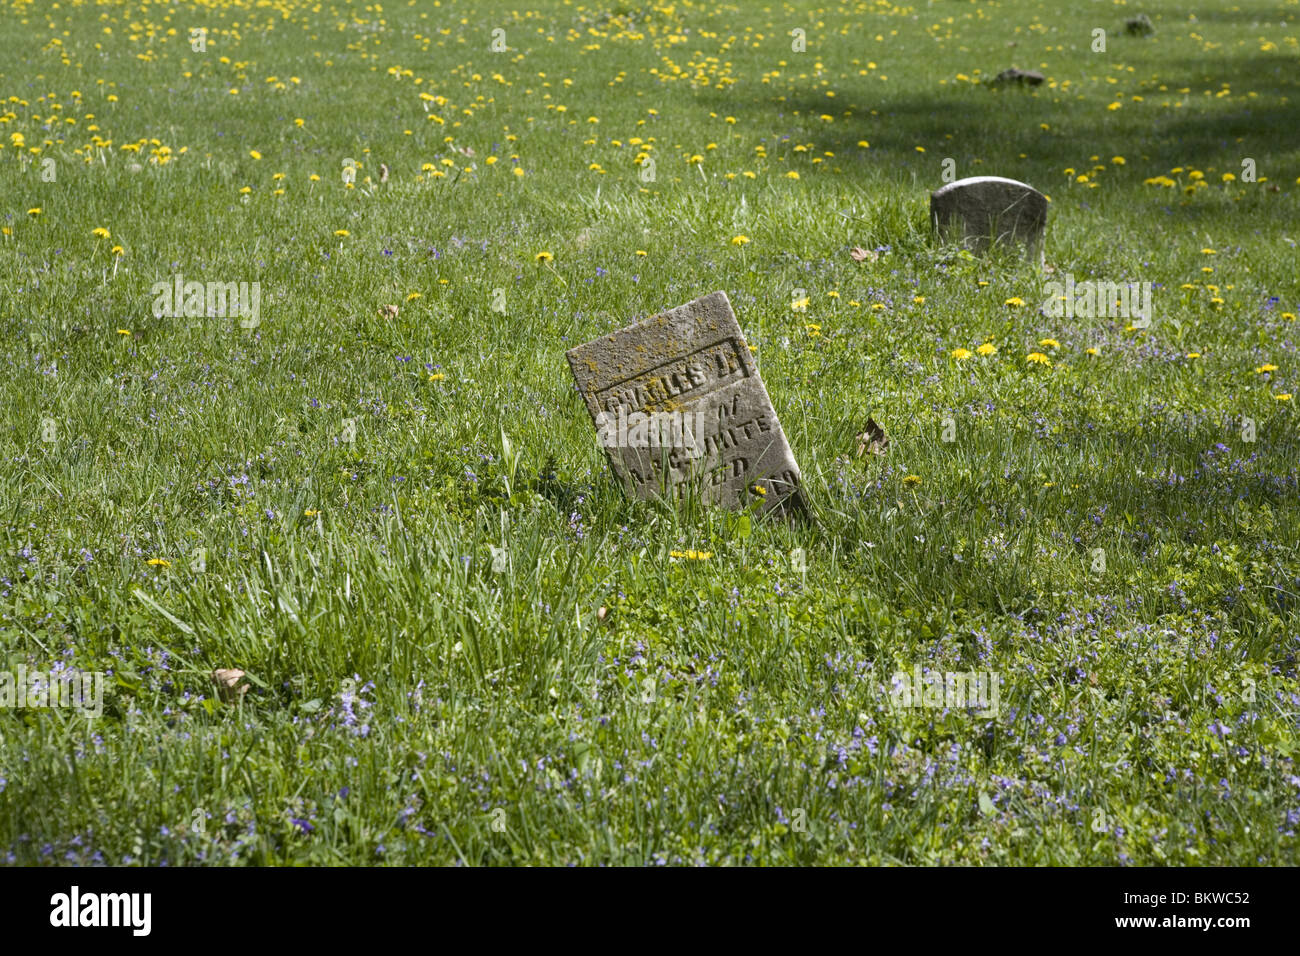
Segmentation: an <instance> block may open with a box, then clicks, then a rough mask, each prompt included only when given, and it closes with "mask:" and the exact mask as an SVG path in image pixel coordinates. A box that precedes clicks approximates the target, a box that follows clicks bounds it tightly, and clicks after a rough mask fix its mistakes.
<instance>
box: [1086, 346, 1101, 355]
mask: <svg viewBox="0 0 1300 956" xmlns="http://www.w3.org/2000/svg"><path fill="white" fill-rule="evenodd" d="M1084 353H1085V354H1087V355H1100V354H1101V353H1100V352H1098V351H1097V350H1096V349H1095V348H1089V349H1084Z"/></svg>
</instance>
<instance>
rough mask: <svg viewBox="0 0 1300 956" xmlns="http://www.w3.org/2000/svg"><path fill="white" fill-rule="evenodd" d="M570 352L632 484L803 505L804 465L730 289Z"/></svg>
mask: <svg viewBox="0 0 1300 956" xmlns="http://www.w3.org/2000/svg"><path fill="white" fill-rule="evenodd" d="M565 354H566V357H567V358H568V360H569V368H570V370H572V372H573V377H574V380H575V381H576V382H577V383H578V391H579V392H580V393H581V394H582V397H583V400H584V401H585V402H586V404H587V411H589V412H590V413H591V418H592V421H593V422H594V423H595V425H596V430H597V432H598V433H599V436H600V441H601V444H602V445H603V446H604V447H605V451H606V454H607V455H608V456H609V463H610V467H611V468H613V470H614V474H615V475H617V476H618V478H619V480H620V481H622V482H623V485H624V487H625V488H626V489H627V490H628V491H629V493H631V494H634V495H636V496H637V497H641V498H651V497H655V496H661V495H662V496H667V497H675V498H681V497H684V496H686V495H688V494H690V495H697V496H698V497H699V499H700V500H702V501H703V502H705V503H707V504H715V505H721V506H723V507H727V508H741V507H745V506H747V505H750V504H753V505H755V506H756V507H757V510H758V511H760V512H763V513H765V512H768V511H771V510H773V509H782V510H786V511H788V510H793V509H794V508H797V507H799V506H801V504H802V499H801V498H800V492H799V466H798V465H797V464H795V460H794V455H793V454H792V453H791V451H790V445H789V443H788V442H787V441H786V438H785V433H784V432H782V431H781V424H780V422H778V421H777V417H776V412H775V411H774V410H773V409H772V402H771V400H770V399H769V398H768V397H767V389H766V388H764V387H763V381H762V379H760V378H759V376H758V368H757V366H755V364H754V358H753V356H752V355H751V354H750V351H749V346H747V345H746V344H745V337H744V336H743V335H742V334H741V332H740V325H739V324H738V323H737V322H736V316H735V314H734V313H733V312H732V311H731V303H730V302H729V301H728V300H727V295H726V293H724V292H714V293H712V294H711V295H706V296H704V297H703V298H699V299H696V300H695V301H693V302H688V303H686V305H683V306H679V307H678V308H675V309H670V310H669V311H667V312H664V313H662V314H661V315H656V316H653V317H651V318H649V319H646V320H645V321H644V322H640V323H638V324H637V325H632V326H629V327H628V328H625V329H620V330H619V331H617V332H614V333H612V334H610V335H606V336H602V337H601V338H599V339H596V340H595V341H593V342H588V343H586V344H585V345H579V346H577V347H576V348H573V349H570V350H569V351H568V352H567V353H565Z"/></svg>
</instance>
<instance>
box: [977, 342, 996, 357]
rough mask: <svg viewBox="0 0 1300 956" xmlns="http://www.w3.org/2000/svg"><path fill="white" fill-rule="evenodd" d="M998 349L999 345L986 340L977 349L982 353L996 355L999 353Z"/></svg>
mask: <svg viewBox="0 0 1300 956" xmlns="http://www.w3.org/2000/svg"><path fill="white" fill-rule="evenodd" d="M997 350H998V347H997V346H996V345H994V344H993V343H992V342H985V343H984V344H983V345H981V346H980V347H979V348H977V349H976V350H975V351H976V352H978V353H979V354H980V355H995V354H996V353H997Z"/></svg>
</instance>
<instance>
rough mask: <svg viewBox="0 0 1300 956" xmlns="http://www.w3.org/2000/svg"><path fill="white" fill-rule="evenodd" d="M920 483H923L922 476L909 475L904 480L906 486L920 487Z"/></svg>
mask: <svg viewBox="0 0 1300 956" xmlns="http://www.w3.org/2000/svg"><path fill="white" fill-rule="evenodd" d="M920 483H921V476H920V475H908V476H907V477H906V478H904V479H903V484H905V485H919V484H920Z"/></svg>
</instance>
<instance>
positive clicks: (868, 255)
mask: <svg viewBox="0 0 1300 956" xmlns="http://www.w3.org/2000/svg"><path fill="white" fill-rule="evenodd" d="M849 255H850V256H852V257H853V260H854V261H855V262H862V261H863V260H869V261H871V262H875V261H876V260H877V259H879V258H880V253H878V252H875V251H873V250H870V249H863V248H862V247H861V246H854V247H853V248H852V249H850V250H849Z"/></svg>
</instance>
